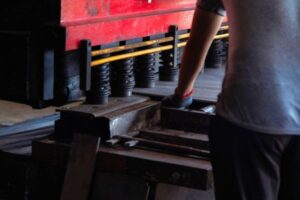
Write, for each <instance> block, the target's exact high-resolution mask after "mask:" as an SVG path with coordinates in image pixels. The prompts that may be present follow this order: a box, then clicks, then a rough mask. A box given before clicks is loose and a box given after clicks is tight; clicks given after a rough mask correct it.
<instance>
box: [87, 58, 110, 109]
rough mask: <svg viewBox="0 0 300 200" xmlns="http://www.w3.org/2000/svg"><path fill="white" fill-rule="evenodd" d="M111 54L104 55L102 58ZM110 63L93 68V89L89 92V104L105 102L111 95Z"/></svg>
mask: <svg viewBox="0 0 300 200" xmlns="http://www.w3.org/2000/svg"><path fill="white" fill-rule="evenodd" d="M108 56H109V55H102V56H101V58H105V57H108ZM109 79H110V64H109V63H105V64H102V65H99V66H95V67H93V68H92V69H91V89H90V90H89V91H88V92H87V95H86V101H87V103H88V104H104V103H107V102H108V96H109V95H110V80H109Z"/></svg>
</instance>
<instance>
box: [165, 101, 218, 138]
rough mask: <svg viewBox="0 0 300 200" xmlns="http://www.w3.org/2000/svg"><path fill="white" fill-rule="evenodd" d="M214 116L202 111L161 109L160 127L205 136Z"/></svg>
mask: <svg viewBox="0 0 300 200" xmlns="http://www.w3.org/2000/svg"><path fill="white" fill-rule="evenodd" d="M214 116H215V114H211V113H205V112H203V111H197V110H188V109H176V108H167V107H162V108H161V125H162V127H165V128H170V129H178V130H185V131H191V132H196V133H203V134H207V133H208V130H209V126H210V124H211V120H212V118H213V117H214Z"/></svg>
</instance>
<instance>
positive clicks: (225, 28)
mask: <svg viewBox="0 0 300 200" xmlns="http://www.w3.org/2000/svg"><path fill="white" fill-rule="evenodd" d="M228 29H229V26H222V27H221V28H220V31H225V30H228Z"/></svg>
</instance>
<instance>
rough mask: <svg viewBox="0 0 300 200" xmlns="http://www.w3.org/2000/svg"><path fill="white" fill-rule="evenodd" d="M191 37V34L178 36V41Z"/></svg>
mask: <svg viewBox="0 0 300 200" xmlns="http://www.w3.org/2000/svg"><path fill="white" fill-rule="evenodd" d="M188 37H190V33H185V34H181V35H179V36H178V39H179V40H181V39H185V38H188Z"/></svg>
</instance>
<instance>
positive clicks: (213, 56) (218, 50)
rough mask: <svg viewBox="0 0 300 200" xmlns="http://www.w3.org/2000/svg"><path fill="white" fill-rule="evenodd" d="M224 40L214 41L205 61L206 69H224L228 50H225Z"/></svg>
mask: <svg viewBox="0 0 300 200" xmlns="http://www.w3.org/2000/svg"><path fill="white" fill-rule="evenodd" d="M224 45H225V43H224V41H223V40H214V41H213V43H212V45H211V46H210V48H209V51H208V53H207V57H206V60H205V67H206V68H220V67H224V65H225V63H226V57H227V50H226V48H224Z"/></svg>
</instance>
